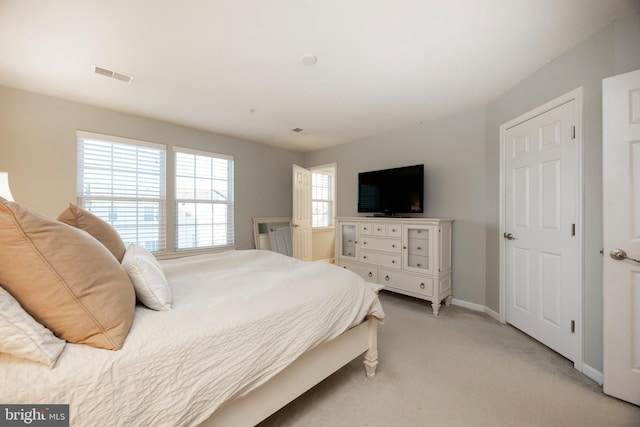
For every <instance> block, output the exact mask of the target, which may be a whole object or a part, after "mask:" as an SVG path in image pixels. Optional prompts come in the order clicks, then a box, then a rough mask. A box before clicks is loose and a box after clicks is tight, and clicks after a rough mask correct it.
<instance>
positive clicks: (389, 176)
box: [358, 165, 424, 216]
mask: <svg viewBox="0 0 640 427" xmlns="http://www.w3.org/2000/svg"><path fill="white" fill-rule="evenodd" d="M358 212H360V213H371V214H375V215H385V216H392V215H402V214H408V213H423V212H424V165H415V166H404V167H401V168H394V169H384V170H377V171H371V172H360V173H359V174H358Z"/></svg>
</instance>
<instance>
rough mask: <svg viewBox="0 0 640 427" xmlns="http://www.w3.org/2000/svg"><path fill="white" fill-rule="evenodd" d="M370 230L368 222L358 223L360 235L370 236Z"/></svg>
mask: <svg viewBox="0 0 640 427" xmlns="http://www.w3.org/2000/svg"><path fill="white" fill-rule="evenodd" d="M371 230H372V229H371V224H370V223H368V222H361V223H360V235H363V234H365V235H368V236H370V235H371V234H372V231H371Z"/></svg>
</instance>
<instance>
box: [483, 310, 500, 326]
mask: <svg viewBox="0 0 640 427" xmlns="http://www.w3.org/2000/svg"><path fill="white" fill-rule="evenodd" d="M484 312H485V313H487V314H488V315H489V316H491V317H493V318H494V319H495V320H497V321H498V322H499V321H500V313H498V312H497V311H493V310H491V309H490V308H489V307H485V308H484Z"/></svg>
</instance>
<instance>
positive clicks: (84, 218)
mask: <svg viewBox="0 0 640 427" xmlns="http://www.w3.org/2000/svg"><path fill="white" fill-rule="evenodd" d="M58 221H61V222H64V223H65V224H69V225H72V226H74V227H76V228H79V229H81V230H84V231H86V232H87V233H89V234H91V235H92V236H93V237H95V238H96V239H97V240H98V241H100V242H101V243H102V244H103V245H105V246H106V247H107V249H109V251H111V253H112V254H113V256H114V257H116V259H117V260H118V262H122V257H124V252H125V250H126V249H127V248H126V246H125V245H124V242H123V241H122V238H121V237H120V235H119V234H118V232H117V231H116V230H115V229H114V228H113V227H112V226H111V224H109V223H108V222H106V221H104V220H103V219H101V218H99V217H97V216H96V215H94V214H92V213H91V212H89V211H87V210H85V209H82V208H81V207H78V206H76V205H74V204H72V203H70V204H69V207H68V208H67V209H66V210H65V211H64V212H62V213H61V214H60V216H58Z"/></svg>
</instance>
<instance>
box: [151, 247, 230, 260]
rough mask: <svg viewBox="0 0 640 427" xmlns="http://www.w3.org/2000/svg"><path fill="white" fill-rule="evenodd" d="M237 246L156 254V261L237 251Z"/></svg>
mask: <svg viewBox="0 0 640 427" xmlns="http://www.w3.org/2000/svg"><path fill="white" fill-rule="evenodd" d="M235 249H236V247H235V246H223V247H219V248H202V249H181V250H177V251H174V252H154V253H153V255H154V256H155V257H156V259H175V258H184V257H187V256H193V255H201V254H213V253H218V252H226V251H233V250H235Z"/></svg>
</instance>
